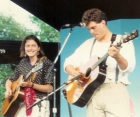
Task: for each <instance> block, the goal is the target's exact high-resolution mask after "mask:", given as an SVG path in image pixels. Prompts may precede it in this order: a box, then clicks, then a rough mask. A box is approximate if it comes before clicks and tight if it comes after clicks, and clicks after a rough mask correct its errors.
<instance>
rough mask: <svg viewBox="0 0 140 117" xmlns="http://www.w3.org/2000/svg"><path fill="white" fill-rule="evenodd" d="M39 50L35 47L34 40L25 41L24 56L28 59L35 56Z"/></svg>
mask: <svg viewBox="0 0 140 117" xmlns="http://www.w3.org/2000/svg"><path fill="white" fill-rule="evenodd" d="M39 50H40V47H39V46H38V45H37V43H36V42H35V41H34V40H32V39H30V40H27V41H26V43H25V53H26V55H28V56H29V57H34V56H37V54H38V51H39Z"/></svg>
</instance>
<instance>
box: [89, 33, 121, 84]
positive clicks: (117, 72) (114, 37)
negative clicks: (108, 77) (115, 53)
mask: <svg viewBox="0 0 140 117" xmlns="http://www.w3.org/2000/svg"><path fill="white" fill-rule="evenodd" d="M116 36H117V35H116V34H112V37H111V44H113V42H114V41H115V40H116ZM95 42H96V39H95V40H94V42H93V44H92V47H91V51H90V58H91V53H92V49H93V46H94V44H95ZM111 44H110V46H111ZM106 60H107V57H106V58H105V60H104V61H103V62H102V63H101V64H100V65H101V66H103V67H107V65H106ZM118 74H119V69H118V64H117V65H116V79H115V82H117V81H118Z"/></svg>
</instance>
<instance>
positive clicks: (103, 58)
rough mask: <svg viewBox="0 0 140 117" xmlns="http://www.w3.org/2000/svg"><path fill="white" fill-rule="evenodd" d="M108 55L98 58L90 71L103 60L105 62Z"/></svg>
mask: <svg viewBox="0 0 140 117" xmlns="http://www.w3.org/2000/svg"><path fill="white" fill-rule="evenodd" d="M108 56H109V55H108V53H106V54H105V55H104V56H103V57H102V58H100V59H99V60H98V61H97V62H96V63H95V64H94V65H93V66H92V68H91V70H94V69H95V68H96V67H97V66H98V65H99V64H100V63H101V62H102V61H103V60H105V59H106V58H107V57H108Z"/></svg>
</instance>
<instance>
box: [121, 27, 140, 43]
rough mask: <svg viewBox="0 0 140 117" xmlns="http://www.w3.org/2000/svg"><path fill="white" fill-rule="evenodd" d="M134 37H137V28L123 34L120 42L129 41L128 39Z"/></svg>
mask: <svg viewBox="0 0 140 117" xmlns="http://www.w3.org/2000/svg"><path fill="white" fill-rule="evenodd" d="M136 37H138V30H134V31H133V32H132V33H130V34H127V35H125V36H124V37H123V38H122V43H126V42H129V41H130V40H133V39H135V38H136Z"/></svg>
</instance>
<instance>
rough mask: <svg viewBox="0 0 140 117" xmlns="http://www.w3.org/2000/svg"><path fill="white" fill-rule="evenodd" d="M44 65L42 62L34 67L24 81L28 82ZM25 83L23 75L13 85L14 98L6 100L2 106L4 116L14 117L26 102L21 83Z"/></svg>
mask: <svg viewBox="0 0 140 117" xmlns="http://www.w3.org/2000/svg"><path fill="white" fill-rule="evenodd" d="M42 66H43V63H42V62H41V63H40V64H39V65H37V66H36V67H34V68H33V69H32V70H31V71H30V72H29V73H28V74H27V75H26V78H25V79H24V81H26V80H27V79H28V78H29V76H30V75H31V74H32V73H34V72H36V71H38V70H39V69H41V68H42ZM21 81H23V75H21V76H20V77H19V78H18V79H17V80H16V81H14V82H13V83H12V87H11V89H12V97H11V98H5V99H4V102H3V105H2V115H3V116H8V117H14V116H15V114H16V112H17V111H18V109H19V108H20V107H21V105H22V104H23V102H24V91H23V88H21V87H20V82H21Z"/></svg>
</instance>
